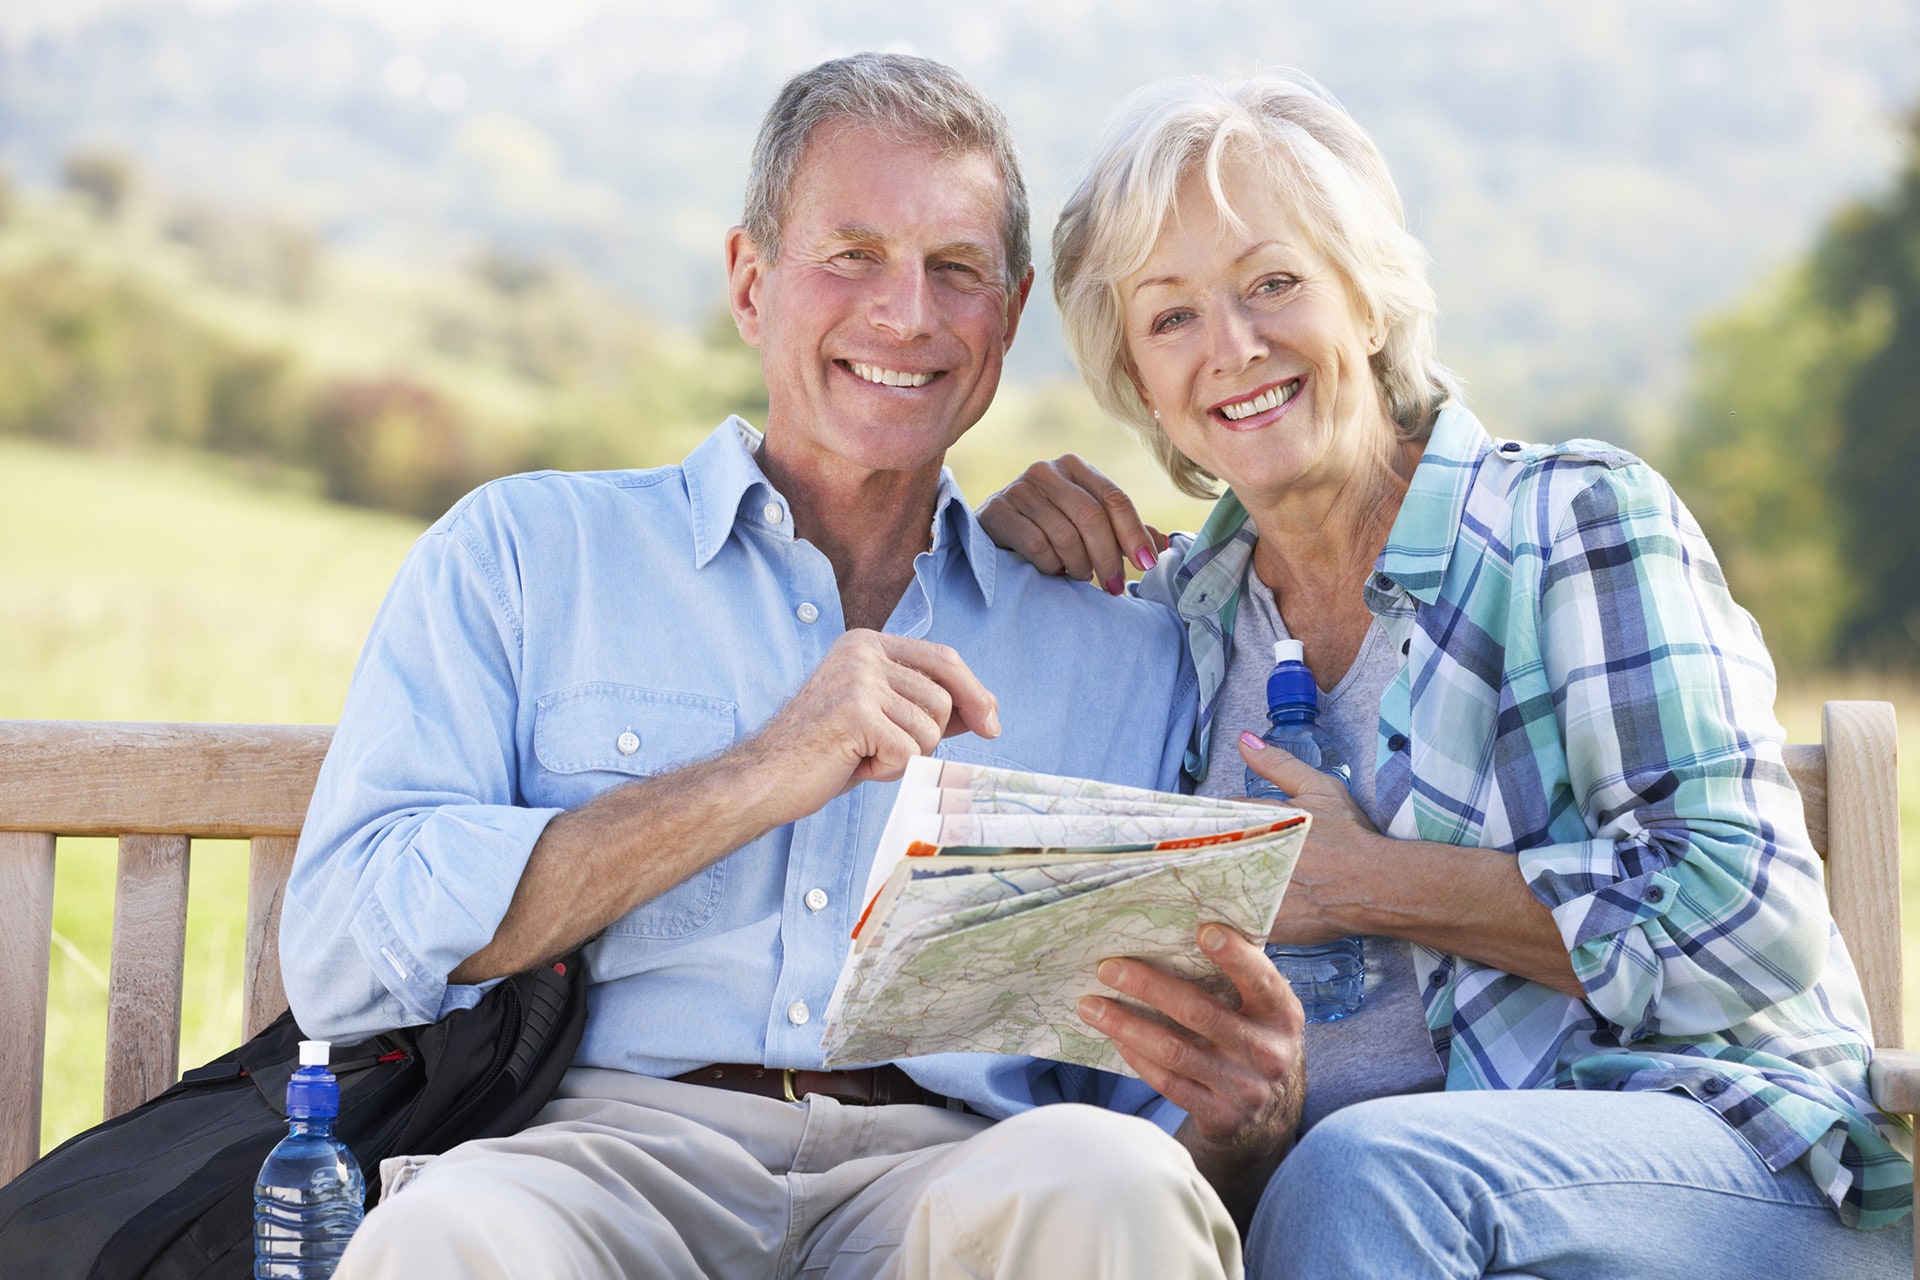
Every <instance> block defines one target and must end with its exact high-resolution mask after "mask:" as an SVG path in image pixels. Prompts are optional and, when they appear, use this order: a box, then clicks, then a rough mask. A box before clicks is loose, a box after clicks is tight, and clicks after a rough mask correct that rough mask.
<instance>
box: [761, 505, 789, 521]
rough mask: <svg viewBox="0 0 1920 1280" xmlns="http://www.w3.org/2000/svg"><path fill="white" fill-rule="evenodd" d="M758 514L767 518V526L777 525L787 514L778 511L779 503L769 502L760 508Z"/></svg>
mask: <svg viewBox="0 0 1920 1280" xmlns="http://www.w3.org/2000/svg"><path fill="white" fill-rule="evenodd" d="M760 514H761V515H763V516H765V517H766V518H767V523H768V524H779V523H780V521H781V519H782V518H783V517H785V515H786V514H787V513H786V512H784V511H782V510H781V509H780V504H779V503H777V502H769V503H768V504H767V505H766V506H764V507H762V508H760Z"/></svg>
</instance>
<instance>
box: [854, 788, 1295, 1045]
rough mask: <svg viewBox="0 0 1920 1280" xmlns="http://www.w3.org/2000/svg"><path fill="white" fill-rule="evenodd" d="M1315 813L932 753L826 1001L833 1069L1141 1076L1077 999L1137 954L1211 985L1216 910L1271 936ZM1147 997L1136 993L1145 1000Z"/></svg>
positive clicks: (1225, 985)
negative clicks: (935, 1062) (962, 1065)
mask: <svg viewBox="0 0 1920 1280" xmlns="http://www.w3.org/2000/svg"><path fill="white" fill-rule="evenodd" d="M1307 825H1308V818H1307V815H1305V814H1303V813H1300V812H1299V811H1297V810H1293V809H1284V808H1276V807H1274V806H1271V805H1264V804H1254V803H1249V802H1244V801H1233V800H1207V799H1201V798H1198V797H1193V796H1181V795H1172V794H1167V793H1162V792H1157V791H1146V790H1141V789H1139V788H1135V787H1121V786H1115V785H1112V784H1108V783H1101V782H1093V781H1090V780H1087V779H1084V778H1058V777H1052V776H1050V775H1047V774H1034V773H1019V772H1014V771H1011V770H1005V769H994V768H989V767H986V766H982V765H962V764H955V763H953V762H951V761H940V760H933V759H920V760H915V761H913V763H912V764H911V765H910V766H909V767H908V770H907V775H906V778H905V780H904V781H903V782H902V784H901V787H900V791H899V795H898V797H897V798H896V800H895V803H894V808H893V811H892V813H891V814H890V815H889V816H888V821H887V827H886V831H885V833H884V834H883V835H882V837H881V841H880V848H879V851H878V853H877V854H876V856H875V859H874V870H873V873H872V875H871V877H870V878H869V880H868V885H867V894H868V904H867V909H866V912H865V913H864V915H863V916H862V918H861V921H860V924H859V926H858V927H857V928H856V930H855V932H854V946H853V950H852V952H851V954H850V955H849V956H848V958H847V963H846V966H845V967H844V968H843V969H842V970H841V974H840V980H839V982H838V984H837V985H836V987H835V988H834V993H833V998H832V1000H831V1002H830V1003H829V1004H828V1007H827V1013H826V1019H825V1022H826V1028H825V1033H824V1046H825V1049H826V1065H828V1066H830V1067H839V1066H849V1065H854V1064H859V1063H867V1062H882V1061H890V1060H893V1059H896V1058H904V1057H917V1056H920V1055H923V1054H931V1053H950V1052H974V1053H1006V1054H1031V1055H1034V1056H1036V1057H1042V1058H1053V1059H1058V1060H1060V1061H1064V1062H1076V1063H1082V1064H1085V1065H1087V1066H1092V1067H1101V1068H1104V1069H1106V1070H1109V1071H1118V1072H1123V1073H1126V1074H1129V1075H1130V1074H1132V1071H1131V1069H1130V1068H1128V1067H1127V1065H1126V1064H1125V1063H1124V1062H1123V1061H1122V1060H1121V1059H1120V1057H1119V1055H1118V1054H1117V1053H1115V1052H1114V1050H1113V1046H1112V1045H1111V1043H1110V1042H1109V1041H1108V1040H1107V1039H1106V1037H1104V1036H1102V1035H1100V1034H1099V1033H1098V1032H1096V1031H1094V1030H1093V1029H1092V1028H1090V1027H1088V1026H1087V1025H1086V1024H1085V1023H1084V1022H1082V1021H1081V1020H1080V1018H1079V1015H1078V1014H1077V1013H1076V1012H1075V1004H1076V1002H1077V1001H1078V1000H1079V998H1080V997H1081V996H1083V995H1088V994H1099V995H1104V996H1107V997H1109V998H1113V999H1123V997H1120V996H1119V995H1118V993H1116V992H1114V991H1113V990H1112V989H1111V988H1109V987H1107V986H1105V985H1104V984H1103V983H1101V982H1100V981H1099V979H1097V978H1095V977H1094V969H1095V967H1096V966H1097V965H1098V964H1099V963H1100V961H1101V960H1103V959H1106V958H1107V957H1109V956H1132V957H1136V958H1139V959H1142V960H1145V961H1147V962H1149V963H1151V964H1154V965H1156V966H1158V967H1160V968H1162V969H1164V970H1166V971H1168V972H1170V973H1175V974H1179V975H1180V976H1182V977H1186V978H1191V979H1194V980H1196V981H1199V982H1201V983H1202V984H1204V985H1207V986H1210V987H1212V988H1214V989H1216V990H1220V991H1223V992H1230V991H1231V990H1232V984H1231V983H1230V982H1229V981H1228V980H1227V978H1226V977H1225V975H1224V974H1222V973H1220V971H1219V970H1218V969H1217V968H1216V967H1215V966H1214V964H1213V962H1212V961H1210V960H1208V959H1207V958H1206V957H1205V956H1204V954H1203V953H1202V952H1201V951H1200V947H1199V943H1198V940H1197V937H1196V934H1197V931H1198V929H1199V926H1200V925H1201V924H1202V923H1203V922H1206V921H1210V920H1211V921H1218V922H1220V923H1223V924H1226V925H1228V926H1229V927H1231V928H1235V929H1238V930H1239V931H1240V932H1241V933H1243V934H1245V935H1246V936H1248V937H1250V938H1259V937H1264V936H1265V934H1266V932H1267V930H1268V928H1269V927H1271V925H1272V923H1273V919H1274V916H1275V915H1276V914H1277V913H1278V912H1279V909H1280V899H1281V897H1282V895H1283V894H1284V893H1285V892H1286V887H1287V881H1288V879H1289V878H1290V877H1291V876H1292V874H1293V866H1294V863H1295V861H1296V860H1297V859H1298V858H1299V856H1300V847H1301V844H1302V843H1303V842H1304V840H1305V838H1306V832H1307ZM1136 1007H1137V1006H1136Z"/></svg>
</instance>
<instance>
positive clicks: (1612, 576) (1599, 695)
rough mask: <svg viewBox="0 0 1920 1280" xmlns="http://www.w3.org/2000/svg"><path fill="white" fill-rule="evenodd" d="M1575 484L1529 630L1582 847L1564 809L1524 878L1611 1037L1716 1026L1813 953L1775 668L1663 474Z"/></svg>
mask: <svg viewBox="0 0 1920 1280" xmlns="http://www.w3.org/2000/svg"><path fill="white" fill-rule="evenodd" d="M1583 478H1584V479H1585V483H1584V484H1582V485H1581V486H1580V487H1579V488H1578V490H1577V491H1576V492H1575V493H1574V494H1573V496H1572V498H1571V501H1570V502H1567V503H1565V504H1564V505H1562V506H1561V507H1560V509H1559V510H1558V511H1556V512H1554V514H1553V521H1554V527H1553V528H1552V530H1551V536H1550V537H1548V538H1544V539H1542V540H1540V543H1539V545H1541V546H1542V548H1543V552H1542V555H1541V557H1540V561H1539V570H1540V574H1541V577H1540V580H1539V582H1538V584H1537V591H1536V595H1535V598H1536V599H1537V601H1538V608H1537V611H1535V612H1534V613H1533V614H1532V616H1531V618H1529V619H1528V620H1527V623H1526V625H1532V626H1536V627H1537V628H1538V632H1539V634H1538V636H1537V637H1534V639H1536V640H1537V643H1538V644H1539V652H1540V654H1541V657H1542V662H1543V666H1544V671H1542V672H1541V673H1540V675H1541V682H1542V684H1541V687H1542V690H1543V691H1544V692H1543V693H1542V695H1541V696H1542V697H1544V698H1546V699H1548V700H1550V702H1551V710H1552V714H1551V716H1546V715H1541V716H1539V717H1538V719H1537V722H1536V725H1535V728H1536V730H1544V731H1549V732H1557V733H1558V734H1559V736H1560V740H1561V743H1563V744H1564V749H1565V758H1566V773H1567V776H1566V778H1565V779H1564V783H1565V788H1566V790H1565V794H1566V795H1567V796H1568V797H1569V798H1570V801H1571V804H1572V806H1573V807H1574V808H1575V809H1576V810H1577V816H1578V818H1579V820H1580V824H1581V825H1584V827H1585V831H1586V833H1587V838H1585V839H1567V838H1566V834H1568V833H1567V830H1566V828H1567V827H1570V826H1573V825H1574V824H1573V823H1572V818H1573V816H1574V815H1573V814H1566V815H1563V816H1564V817H1565V818H1566V819H1567V821H1566V822H1565V823H1563V824H1556V828H1555V830H1556V833H1557V834H1559V838H1558V839H1557V840H1555V841H1553V842H1549V843H1544V844H1541V845H1539V846H1537V847H1533V848H1527V849H1523V850H1521V851H1520V853H1519V858H1520V865H1521V870H1522V872H1523V874H1524V875H1525V876H1526V879H1527V883H1528V885H1529V886H1530V887H1531V889H1532V890H1533V892H1534V894H1535V895H1536V896H1537V897H1538V898H1539V899H1540V900H1541V901H1542V902H1544V903H1545V904H1546V905H1547V906H1548V907H1549V908H1550V909H1551V910H1552V912H1553V916H1554V919H1555V921H1556V922H1557V923H1558V925H1559V928H1560V932H1561V936H1562V938H1563V939H1564V941H1565V943H1566V946H1567V950H1568V952H1569V954H1570V956H1571V957H1572V960H1573V966H1574V971H1575V973H1576V974H1577V975H1578V977H1579V978H1580V981H1581V982H1582V984H1583V985H1584V986H1585V988H1586V992H1587V999H1588V1001H1589V1003H1591V1004H1592V1006H1593V1007H1594V1008H1595V1009H1597V1010H1598V1011H1599V1012H1600V1013H1601V1015H1602V1016H1604V1017H1605V1018H1606V1019H1608V1020H1609V1021H1610V1022H1612V1023H1614V1024H1615V1025H1616V1026H1618V1027H1619V1028H1620V1031H1621V1034H1622V1035H1623V1036H1624V1037H1625V1038H1626V1039H1628V1040H1638V1039H1641V1038H1644V1037H1645V1036H1648V1035H1656V1034H1657V1035H1680V1036H1684V1035H1694V1034H1702V1033H1711V1032H1718V1031H1722V1030H1724V1029H1726V1028H1728V1027H1731V1026H1734V1025H1736V1024H1739V1023H1741V1022H1744V1021H1746V1020H1747V1019H1749V1018H1750V1017H1752V1016H1753V1015H1754V1014H1756V1013H1757V1012H1759V1011H1760V1010H1762V1009H1765V1008H1766V1007H1767V1006H1769V1005H1772V1004H1774V1003H1776V1002H1777V1001H1779V1000H1781V999H1783V998H1786V997H1788V996H1792V995H1795V994H1798V993H1800V992H1803V991H1805V990H1807V989H1808V988H1810V987H1811V986H1812V985H1813V984H1814V983H1815V981H1816V980H1817V979H1818V977H1819V975H1820V972H1821V968H1822V965H1823V964H1824V962H1825V959H1826V953H1827V916H1826V912H1825V897H1824V890H1823V888H1822V881H1821V875H1820V868H1819V863H1818V859H1817V857H1816V856H1815V855H1814V853H1813V850H1812V848H1811V846H1810V844H1809V842H1808V840H1807V836H1806V830H1805V825H1804V821H1803V819H1802V815H1801V809H1800V802H1799V797H1798V795H1797V793H1796V792H1795V791H1794V788H1793V784H1792V782H1791V780H1790V779H1789V777H1788V775H1787V772H1786V768H1785V765H1784V762H1783V758H1782V751H1781V739H1782V734H1781V731H1780V728H1779V725H1778V723H1777V721H1776V720H1775V719H1774V715H1773V695H1774V676H1773V667H1772V663H1771V661H1770V660H1769V658H1768V656H1767V652H1766V649H1765V646H1764V645H1763V644H1762V642H1761V639H1760V634H1759V631H1758V628H1757V626H1756V625H1755V623H1754V622H1753V620H1752V618H1751V617H1750V616H1749V615H1748V614H1747V613H1746V612H1745V611H1744V610H1742V609H1740V608H1739V607H1738V606H1737V605H1736V604H1735V603H1734V602H1733V600H1732V598H1731V597H1730V596H1729V594H1728V592H1727V588H1726V583H1725V580H1724V578H1723V577H1722V575H1721V572H1720V567H1719V565H1718V563H1717V562H1716V561H1715V560H1714V558H1713V555H1712V552H1711V550H1710V548H1709V547H1708V545H1707V542H1706V539H1705V538H1704V537H1703V536H1702V534H1701V533H1700V530H1699V528H1698V526H1697V525H1696V524H1695V523H1694V521H1693V518H1692V516H1691V515H1690V514H1688V512H1687V511H1686V510H1685V508H1684V507H1683V506H1682V505H1681V503H1680V500H1679V499H1678V497H1676V496H1675V495H1674V493H1673V492H1672V490H1671V489H1670V488H1669V487H1668V486H1667V485H1666V483H1665V482H1664V481H1662V480H1661V479H1660V478H1659V477H1658V476H1657V475H1656V474H1655V473H1654V472H1653V471H1652V470H1651V469H1650V468H1648V467H1646V466H1645V465H1644V464H1638V463H1635V464H1633V465H1629V466H1623V467H1616V468H1605V469H1603V468H1592V469H1589V470H1588V471H1587V472H1586V473H1585V476H1584V477H1583ZM1532 514H1533V515H1535V516H1538V515H1540V514H1541V513H1540V512H1535V513H1532ZM1522 518H1523V519H1525V518H1526V516H1525V515H1523V517H1522ZM1533 585H1534V584H1530V583H1525V582H1524V581H1516V588H1517V589H1528V588H1530V587H1532V586H1533ZM1516 613H1517V614H1524V613H1525V611H1524V610H1517V611H1516ZM1515 714H1516V715H1524V708H1521V707H1516V708H1515Z"/></svg>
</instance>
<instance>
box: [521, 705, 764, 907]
mask: <svg viewBox="0 0 1920 1280" xmlns="http://www.w3.org/2000/svg"><path fill="white" fill-rule="evenodd" d="M734 710H735V704H733V703H732V702H728V701H726V700H724V699H720V698H709V697H705V696H703V695H700V694H693V693H678V692H673V691H670V690H662V689H645V688H641V687H640V686H638V685H629V684H615V683H612V682H609V681H596V682H594V683H591V684H580V685H574V686H572V687H571V688H567V689H561V690H559V691H557V692H554V693H550V694H547V695H546V696H545V697H543V698H541V699H540V700H539V701H537V702H536V703H535V704H534V720H533V754H534V758H535V760H536V761H537V768H536V769H535V770H534V771H533V775H534V776H532V777H530V778H526V779H524V787H523V789H524V791H525V792H526V797H527V801H528V803H530V804H534V805H538V806H542V807H552V808H566V809H571V808H574V807H576V806H578V805H582V804H585V803H586V802H587V801H589V800H591V799H592V798H593V797H595V796H597V795H599V794H600V793H601V792H603V791H606V790H609V789H610V788H613V787H617V786H620V785H622V784H623V783H628V782H634V781H637V780H639V779H641V778H650V777H654V776H656V775H658V774H663V773H670V772H672V771H673V770H675V769H681V768H685V767H686V766H688V765H691V764H696V763H698V762H700V761H702V760H706V759H710V758H711V757H713V756H717V755H719V754H720V753H721V752H723V751H725V750H726V749H727V748H728V747H730V746H732V745H733V737H734V728H733V726H734ZM726 866H727V864H726V860H725V859H724V858H723V859H721V860H720V861H718V862H716V863H714V864H713V865H711V866H709V867H707V868H705V869H704V870H701V871H698V872H695V873H694V874H693V875H692V876H690V877H689V878H687V879H686V880H683V881H682V882H680V883H679V884H678V885H675V886H674V887H673V888H671V889H669V890H667V891H666V892H665V893H663V894H661V895H660V896H659V897H657V898H654V899H653V900H652V901H650V902H646V903H642V904H641V905H640V906H638V907H636V908H634V909H633V910H632V911H630V912H628V913H627V914H626V915H624V916H622V917H621V918H620V919H619V920H616V921H615V922H614V923H613V924H612V925H611V926H610V927H609V928H608V930H607V932H608V933H610V934H625V935H629V936H633V937H640V938H680V937H685V936H686V935H688V934H690V933H692V932H694V931H695V930H696V929H699V928H700V927H701V926H702V925H704V924H706V923H707V921H709V920H710V919H712V918H713V914H714V912H715V911H716V910H717V909H718V908H719V905H720V898H721V894H722V892H723V891H724V890H725V887H726Z"/></svg>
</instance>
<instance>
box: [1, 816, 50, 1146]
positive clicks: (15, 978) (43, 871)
mask: <svg viewBox="0 0 1920 1280" xmlns="http://www.w3.org/2000/svg"><path fill="white" fill-rule="evenodd" d="M52 949H53V837H52V836H50V835H39V834H32V833H27V832H13V831H0V974H5V980H4V981H0V1027H4V1028H5V1030H4V1032H0V1181H5V1180H6V1179H8V1178H11V1177H12V1176H13V1175H14V1174H16V1173H18V1172H20V1171H21V1170H22V1169H24V1168H26V1167H27V1166H28V1165H29V1164H32V1163H33V1160H34V1157H36V1156H37V1155H39V1154H40V1072H41V1063H42V1062H43V1060H44V1059H45V1057H46V1048H47V962H48V958H49V955H50V953H51V952H52Z"/></svg>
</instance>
